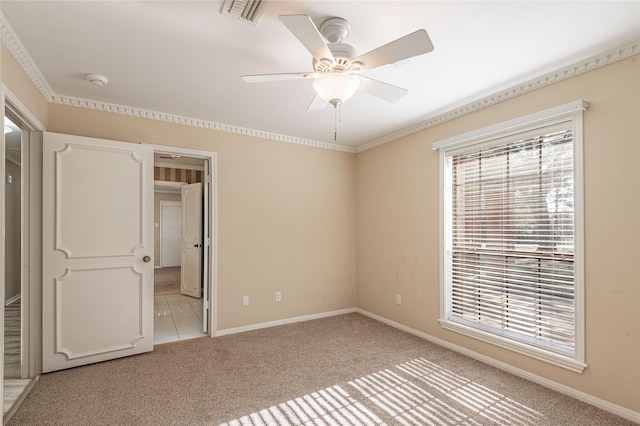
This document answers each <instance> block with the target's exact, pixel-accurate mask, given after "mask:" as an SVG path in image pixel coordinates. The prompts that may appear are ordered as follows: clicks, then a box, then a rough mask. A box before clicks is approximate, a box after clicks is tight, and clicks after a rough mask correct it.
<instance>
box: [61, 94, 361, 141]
mask: <svg viewBox="0 0 640 426" xmlns="http://www.w3.org/2000/svg"><path fill="white" fill-rule="evenodd" d="M51 102H53V103H56V104H60V105H67V106H74V107H79V108H87V109H94V110H98V111H105V112H112V113H115V114H123V115H129V116H133V117H140V118H147V119H150V120H157V121H164V122H168V123H175V124H182V125H185V126H191V127H200V128H203V129H208V130H216V131H220V132H226V133H233V134H237V135H243V136H251V137H255V138H261V139H268V140H273V141H278V142H285V143H292V144H296V145H304V146H308V147H312V148H320V149H328V150H332V151H342V152H348V153H355V148H354V147H351V146H344V145H339V144H332V143H328V142H321V141H314V140H311V139H303V138H298V137H295V136H288V135H282V134H278V133H271V132H265V131H262V130H256V129H248V128H245V127H238V126H234V125H231V124H224V123H218V122H215V121H208V120H201V119H198V118H192V117H186V116H182V115H176V114H169V113H165V112H160V111H153V110H149V109H143V108H137V107H131V106H126V105H118V104H113V103H108V102H101V101H95V100H91V99H83V98H76V97H73V96H65V95H53V97H52V100H51Z"/></svg>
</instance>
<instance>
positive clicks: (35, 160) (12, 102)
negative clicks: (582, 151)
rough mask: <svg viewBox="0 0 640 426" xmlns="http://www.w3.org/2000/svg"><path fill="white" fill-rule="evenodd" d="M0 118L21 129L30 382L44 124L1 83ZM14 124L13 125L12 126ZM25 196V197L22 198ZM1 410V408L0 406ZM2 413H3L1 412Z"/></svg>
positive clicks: (0, 365) (36, 323) (0, 283)
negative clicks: (14, 120) (11, 117)
mask: <svg viewBox="0 0 640 426" xmlns="http://www.w3.org/2000/svg"><path fill="white" fill-rule="evenodd" d="M0 103H1V107H2V116H3V117H4V116H5V115H6V114H7V112H10V113H11V114H12V115H14V116H16V117H17V118H18V119H19V121H20V125H21V126H22V127H23V137H22V142H23V146H22V149H23V152H22V159H23V161H22V176H23V179H22V185H23V188H24V189H26V191H23V199H22V217H23V225H22V229H23V230H22V243H23V244H22V245H23V247H22V256H23V262H22V263H23V269H22V274H21V275H22V289H21V294H22V297H23V300H22V309H21V311H22V314H21V319H20V321H21V327H22V349H21V356H22V365H23V366H22V377H24V378H27V379H33V378H35V377H36V376H37V375H38V374H40V373H41V366H42V358H41V355H42V353H41V342H42V333H41V328H40V325H41V314H42V313H41V311H40V301H41V296H42V291H41V289H42V286H41V283H42V259H41V257H40V256H39V253H41V252H42V133H41V132H43V131H44V129H45V127H44V125H43V124H42V123H41V122H40V120H38V118H36V116H35V115H33V114H32V113H31V111H29V109H28V108H27V107H26V106H25V105H24V104H23V103H22V102H21V101H20V99H19V98H18V97H17V96H16V95H14V94H13V92H12V91H11V90H10V89H9V88H8V87H7V86H6V85H4V84H2V86H1V87H0ZM16 124H17V123H16ZM0 138H1V139H0V142H1V143H0V176H2V177H3V179H2V184H0V241H4V229H5V225H6V224H5V216H4V210H5V188H4V182H5V181H4V175H5V164H4V159H5V140H4V132H2V136H0ZM25 195H26V197H25ZM0 262H1V263H0V266H1V268H0V270H4V244H0ZM4 287H5V282H4V274H0V294H4ZM0 305H1V306H0V329H1V330H2V335H1V336H0V349H1V350H0V352H2V353H4V304H0ZM0 389H4V357H2V359H0ZM3 409H4V407H3ZM3 411H4V410H3Z"/></svg>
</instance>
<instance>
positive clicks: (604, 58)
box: [355, 40, 640, 153]
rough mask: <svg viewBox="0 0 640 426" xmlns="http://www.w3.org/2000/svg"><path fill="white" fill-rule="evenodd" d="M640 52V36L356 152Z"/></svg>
mask: <svg viewBox="0 0 640 426" xmlns="http://www.w3.org/2000/svg"><path fill="white" fill-rule="evenodd" d="M638 53H640V40H636V41H634V42H632V43H629V44H627V45H625V46H623V47H620V48H618V49H615V50H612V51H609V52H606V53H603V54H601V55H598V56H594V57H592V58H590V59H588V60H586V61H582V62H579V63H576V64H573V65H570V66H567V67H564V68H561V69H559V70H556V71H553V72H550V73H548V74H545V75H542V76H540V77H537V78H534V79H531V80H528V81H525V82H524V83H521V84H518V85H515V86H511V87H509V88H507V89H504V90H501V91H497V92H495V93H494V94H491V95H489V96H486V97H484V98H481V99H478V100H476V101H473V102H471V103H468V104H466V105H463V106H462V107H459V108H456V109H453V110H451V111H447V112H445V113H443V114H440V115H437V116H435V117H432V118H429V119H427V120H425V121H422V122H420V123H418V124H416V125H414V126H411V127H407V128H405V129H402V130H400V131H398V132H395V133H391V134H389V135H387V136H383V137H381V138H378V139H375V140H372V141H370V142H367V143H364V144H362V145H358V146H357V147H356V149H355V151H356V153H358V152H362V151H366V150H368V149H371V148H375V147H376V146H379V145H383V144H385V143H388V142H391V141H393V140H396V139H399V138H401V137H404V136H408V135H411V134H413V133H417V132H420V131H422V130H425V129H428V128H429V127H434V126H437V125H439V124H442V123H445V122H447V121H451V120H454V119H456V118H459V117H462V116H464V115H467V114H470V113H472V112H475V111H478V110H481V109H483V108H487V107H489V106H492V105H496V104H498V103H500V102H504V101H506V100H508V99H512V98H515V97H516V96H520V95H524V94H525V93H529V92H532V91H534V90H538V89H541V88H543V87H545V86H549V85H551V84H554V83H558V82H560V81H562V80H566V79H568V78H571V77H576V76H578V75H580V74H584V73H586V72H589V71H592V70H594V69H596V68H601V67H603V66H605V65H609V64H612V63H614V62H617V61H620V60H622V59H626V58H628V57H630V56H634V55H637V54H638Z"/></svg>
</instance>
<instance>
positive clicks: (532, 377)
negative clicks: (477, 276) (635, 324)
mask: <svg viewBox="0 0 640 426" xmlns="http://www.w3.org/2000/svg"><path fill="white" fill-rule="evenodd" d="M356 312H357V313H359V314H361V315H364V316H366V317H369V318H371V319H374V320H376V321H380V322H381V323H384V324H386V325H388V326H390V327H393V328H397V329H398V330H401V331H404V332H407V333H409V334H413V335H414V336H417V337H420V338H421V339H424V340H426V341H428V342H431V343H435V344H436V345H439V346H442V347H443V348H447V349H450V350H452V351H454V352H457V353H460V354H462V355H466V356H468V357H469V358H473V359H475V360H477V361H480V362H482V363H484V364H487V365H490V366H492V367H496V368H498V369H500V370H502V371H506V372H507V373H511V374H513V375H515V376H518V377H521V378H523V379H525V380H528V381H530V382H533V383H537V384H539V385H541V386H544V387H546V388H548V389H551V390H554V391H556V392H559V393H561V394H563V395H567V396H570V397H571V398H574V399H577V400H579V401H582V402H586V403H587V404H589V405H593V406H594V407H598V408H600V409H602V410H605V411H608V412H610V413H612V414H615V415H616V416H620V417H622V418H625V419H627V420H630V421H632V422H636V423H640V412H637V411H633V410H630V409H628V408H625V407H622V406H620V405H616V404H612V403H611V402H608V401H605V400H603V399H600V398H597V397H595V396H593V395H589V394H588V393H584V392H581V391H579V390H576V389H573V388H571V387H569V386H565V385H563V384H560V383H557V382H554V381H553V380H549V379H546V378H544V377H541V376H538V375H536V374H533V373H530V372H528V371H525V370H522V369H520V368H517V367H514V366H512V365H509V364H506V363H504V362H502V361H498V360H495V359H493V358H491V357H488V356H486V355H482V354H479V353H477V352H474V351H472V350H470V349H467V348H464V347H462V346H458V345H455V344H453V343H450V342H447V341H446V340H442V339H439V338H437V337H434V336H431V335H429V334H427V333H423V332H422V331H418V330H416V329H414V328H411V327H407V326H406V325H403V324H400V323H397V322H395V321H392V320H390V319H388V318H385V317H382V316H379V315H376V314H373V313H371V312H369V311H365V310H364V309H360V308H357V309H356Z"/></svg>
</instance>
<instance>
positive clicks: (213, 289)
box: [151, 145, 218, 337]
mask: <svg viewBox="0 0 640 426" xmlns="http://www.w3.org/2000/svg"><path fill="white" fill-rule="evenodd" d="M151 146H152V148H153V150H154V153H156V154H180V155H183V156H185V157H194V158H201V159H203V160H207V161H205V162H204V163H205V166H204V167H205V170H204V173H203V179H204V180H208V182H203V190H204V191H206V192H205V200H207V201H208V206H207V207H208V212H209V214H208V217H205V218H203V219H204V221H205V227H203V229H208V230H209V235H208V236H206V235H205V238H204V241H203V243H204V244H208V246H207V248H208V250H204V253H205V254H206V256H205V259H204V263H203V267H202V271H203V273H208V277H207V281H206V285H205V288H204V292H203V295H204V296H203V297H204V298H205V300H204V305H205V308H207V312H208V313H207V324H208V331H207V336H210V337H213V336H215V335H216V330H217V329H218V327H217V325H218V322H217V309H216V308H217V303H213V302H217V300H218V199H217V195H218V179H217V153H216V152H212V151H203V150H197V149H190V148H179V147H173V146H165V145H151ZM207 189H208V191H207ZM203 322H204V317H203Z"/></svg>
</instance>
